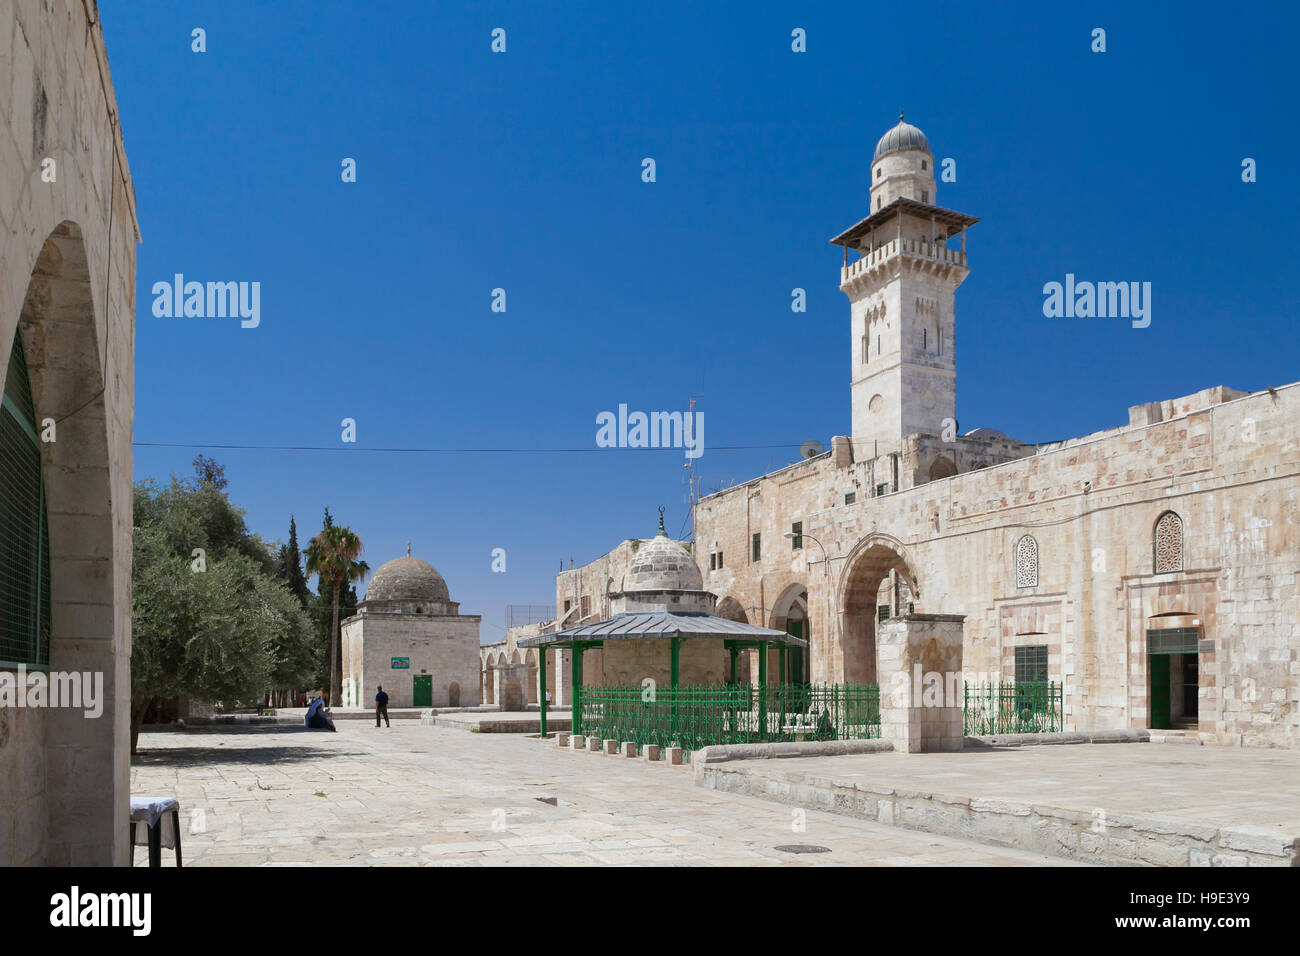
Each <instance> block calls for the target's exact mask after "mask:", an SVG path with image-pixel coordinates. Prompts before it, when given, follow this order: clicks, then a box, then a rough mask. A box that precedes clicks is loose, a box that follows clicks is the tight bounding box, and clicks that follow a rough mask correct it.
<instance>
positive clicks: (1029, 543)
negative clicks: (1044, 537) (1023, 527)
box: [1016, 534, 1038, 588]
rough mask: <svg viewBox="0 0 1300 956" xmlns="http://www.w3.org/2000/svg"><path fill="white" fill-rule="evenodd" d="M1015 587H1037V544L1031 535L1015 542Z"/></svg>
mask: <svg viewBox="0 0 1300 956" xmlns="http://www.w3.org/2000/svg"><path fill="white" fill-rule="evenodd" d="M1016 587H1018V588H1036V587H1038V542H1037V541H1036V540H1035V539H1034V536H1033V535H1032V534H1027V535H1023V536H1022V537H1021V538H1020V540H1019V541H1017V542H1016Z"/></svg>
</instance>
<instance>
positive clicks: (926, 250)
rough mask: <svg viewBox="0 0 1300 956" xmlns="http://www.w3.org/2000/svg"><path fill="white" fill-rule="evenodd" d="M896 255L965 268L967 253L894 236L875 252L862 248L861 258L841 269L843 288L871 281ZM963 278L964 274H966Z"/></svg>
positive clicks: (938, 264)
mask: <svg viewBox="0 0 1300 956" xmlns="http://www.w3.org/2000/svg"><path fill="white" fill-rule="evenodd" d="M895 256H903V257H905V258H908V259H919V260H923V261H924V262H926V263H934V264H935V265H937V266H940V267H942V266H950V267H951V266H956V267H958V268H961V269H963V270H964V269H965V268H966V253H965V252H962V251H961V250H960V249H949V248H948V247H947V246H945V245H943V244H942V243H938V242H926V241H925V240H924V239H903V238H900V237H895V238H893V239H890V240H889V241H888V242H883V243H881V244H880V245H879V246H877V247H876V248H875V249H870V250H868V249H863V250H862V258H860V259H858V261H857V262H850V263H849V264H848V265H846V266H844V267H842V268H841V269H840V288H841V289H843V290H845V291H848V290H847V287H848V286H853V285H857V284H859V283H861V282H867V281H870V280H871V275H872V273H873V272H875V271H876V270H877V269H880V268H882V267H884V266H885V265H886V264H887V263H889V262H890V261H891V260H892V259H894V257H895ZM963 277H964V275H963Z"/></svg>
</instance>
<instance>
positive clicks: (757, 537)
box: [750, 531, 763, 561]
mask: <svg viewBox="0 0 1300 956" xmlns="http://www.w3.org/2000/svg"><path fill="white" fill-rule="evenodd" d="M750 560H752V561H761V560H763V535H762V533H761V532H758V531H755V532H754V545H753V550H752V556H751V558H750Z"/></svg>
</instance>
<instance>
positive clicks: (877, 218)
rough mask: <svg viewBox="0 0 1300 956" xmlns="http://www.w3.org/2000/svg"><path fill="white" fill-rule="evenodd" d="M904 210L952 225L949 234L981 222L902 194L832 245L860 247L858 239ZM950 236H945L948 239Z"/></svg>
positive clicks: (854, 226) (842, 235)
mask: <svg viewBox="0 0 1300 956" xmlns="http://www.w3.org/2000/svg"><path fill="white" fill-rule="evenodd" d="M904 212H907V213H910V214H912V215H914V216H917V217H918V218H921V219H931V218H933V219H934V221H935V222H936V223H942V224H943V225H945V226H948V227H950V228H951V230H952V231H951V232H949V233H948V236H952V235H955V234H956V233H958V232H960V231H961V230H962V229H966V228H969V227H970V226H973V225H975V223H977V222H979V220H978V219H976V218H975V217H974V216H968V215H966V214H965V213H961V212H955V211H954V210H952V209H944V208H943V207H941V206H931V205H930V204H929V203H923V202H917V201H916V200H915V199H908V198H907V197H906V196H900V197H898V198H897V199H895V200H894V201H893V202H891V203H890V204H889V205H888V206H886V207H885V208H884V209H882V210H880V211H879V212H877V213H873V214H872V215H870V216H868V217H867V218H866V219H863V220H862V221H860V222H858V223H856V224H855V225H852V226H850V227H849V228H848V229H845V230H844V231H843V232H842V233H840V234H839V235H838V236H836V237H835V238H834V239H832V240H831V245H834V246H846V247H848V248H850V249H856V248H858V246H857V240H859V239H861V238H862V237H863V236H865V235H867V234H868V233H870V232H872V231H873V230H876V229H879V228H880V227H881V226H883V225H884V224H885V223H887V222H890V221H892V220H893V219H894V217H895V216H900V215H902V214H903V213H904ZM948 236H945V237H944V238H945V239H946V238H948Z"/></svg>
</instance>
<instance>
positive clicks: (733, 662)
mask: <svg viewBox="0 0 1300 956" xmlns="http://www.w3.org/2000/svg"><path fill="white" fill-rule="evenodd" d="M730 649H731V683H733V684H734V683H736V655H737V654H739V653H740V649H739V648H737V647H736V645H735V644H732V645H731V646H730Z"/></svg>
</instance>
